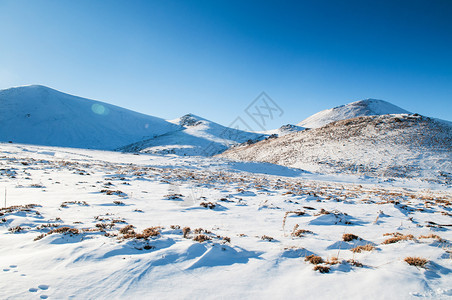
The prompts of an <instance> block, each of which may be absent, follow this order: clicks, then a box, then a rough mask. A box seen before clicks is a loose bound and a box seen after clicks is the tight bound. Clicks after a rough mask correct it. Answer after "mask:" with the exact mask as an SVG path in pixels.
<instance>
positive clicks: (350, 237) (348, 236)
mask: <svg viewBox="0 0 452 300" xmlns="http://www.w3.org/2000/svg"><path fill="white" fill-rule="evenodd" d="M357 239H359V236H357V235H354V234H352V233H344V234H343V235H342V240H344V242H351V241H353V240H357Z"/></svg>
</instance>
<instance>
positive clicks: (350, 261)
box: [347, 259, 363, 268]
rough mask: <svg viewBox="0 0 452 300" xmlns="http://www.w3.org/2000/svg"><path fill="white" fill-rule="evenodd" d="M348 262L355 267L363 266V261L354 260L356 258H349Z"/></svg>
mask: <svg viewBox="0 0 452 300" xmlns="http://www.w3.org/2000/svg"><path fill="white" fill-rule="evenodd" d="M347 262H348V263H349V264H351V265H352V266H355V267H358V268H362V267H363V264H362V263H360V262H359V261H357V260H354V259H349V260H347Z"/></svg>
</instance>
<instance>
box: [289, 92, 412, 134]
mask: <svg viewBox="0 0 452 300" xmlns="http://www.w3.org/2000/svg"><path fill="white" fill-rule="evenodd" d="M408 113H410V112H408V111H406V110H404V109H402V108H400V107H398V106H395V105H393V104H391V103H389V102H386V101H383V100H376V99H366V100H361V101H356V102H352V103H349V104H346V105H341V106H338V107H334V108H330V109H326V110H322V111H320V112H318V113H316V114H314V115H312V116H310V117H308V118H306V119H305V120H303V121H301V122H300V123H298V124H297V125H298V126H302V127H307V128H319V127H322V126H324V125H326V124H328V123H331V122H335V121H340V120H346V119H351V118H356V117H363V116H376V115H386V114H408Z"/></svg>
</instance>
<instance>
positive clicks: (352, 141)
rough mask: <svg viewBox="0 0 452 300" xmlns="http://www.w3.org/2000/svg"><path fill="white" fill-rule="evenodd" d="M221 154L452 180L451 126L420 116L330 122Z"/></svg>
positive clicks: (316, 168)
mask: <svg viewBox="0 0 452 300" xmlns="http://www.w3.org/2000/svg"><path fill="white" fill-rule="evenodd" d="M221 156H223V157H227V158H231V159H239V160H252V161H261V162H269V163H274V164H280V165H284V166H289V167H296V168H302V169H305V170H308V171H313V172H321V173H352V174H365V175H369V176H378V177H401V178H404V177H408V178H410V177H411V178H413V177H417V178H422V179H424V180H429V181H437V182H443V183H451V182H452V126H451V123H450V122H447V121H441V120H436V119H431V118H427V117H423V116H419V115H407V114H401V115H382V116H365V117H358V118H354V119H348V120H342V121H338V122H333V123H330V124H328V125H326V126H324V127H321V128H316V129H310V130H305V131H301V132H297V133H293V134H289V135H286V136H284V137H280V138H276V139H269V140H265V141H261V142H258V143H256V144H253V145H249V146H245V147H236V148H233V149H230V150H228V151H226V152H225V153H223V154H222V155H221Z"/></svg>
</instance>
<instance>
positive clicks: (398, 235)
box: [383, 232, 414, 245]
mask: <svg viewBox="0 0 452 300" xmlns="http://www.w3.org/2000/svg"><path fill="white" fill-rule="evenodd" d="M385 235H387V234H385ZM393 235H394V237H392V238H389V239H386V240H384V241H383V244H384V245H387V244H394V243H398V242H400V241H407V240H414V236H413V235H412V234H405V235H403V234H401V233H399V232H396V233H394V234H393Z"/></svg>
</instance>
